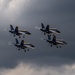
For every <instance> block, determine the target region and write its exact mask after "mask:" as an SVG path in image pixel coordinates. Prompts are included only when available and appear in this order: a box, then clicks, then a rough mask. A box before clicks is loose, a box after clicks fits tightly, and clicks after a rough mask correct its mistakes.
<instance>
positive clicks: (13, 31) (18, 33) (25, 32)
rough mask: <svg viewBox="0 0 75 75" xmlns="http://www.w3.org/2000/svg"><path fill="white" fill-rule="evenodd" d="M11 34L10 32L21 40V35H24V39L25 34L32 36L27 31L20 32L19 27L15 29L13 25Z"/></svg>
mask: <svg viewBox="0 0 75 75" xmlns="http://www.w3.org/2000/svg"><path fill="white" fill-rule="evenodd" d="M9 32H10V33H11V34H13V35H14V37H15V36H16V35H17V36H19V38H21V35H23V38H24V37H25V34H26V35H31V33H30V32H28V31H25V30H19V28H18V26H16V27H15V28H13V26H12V25H10V30H9Z"/></svg>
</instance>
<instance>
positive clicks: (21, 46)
mask: <svg viewBox="0 0 75 75" xmlns="http://www.w3.org/2000/svg"><path fill="white" fill-rule="evenodd" d="M15 41H16V43H15V44H14V46H16V47H17V48H18V50H20V49H23V50H24V52H26V51H29V49H34V48H35V46H34V45H32V44H31V43H25V42H24V40H22V41H21V43H19V41H18V39H15Z"/></svg>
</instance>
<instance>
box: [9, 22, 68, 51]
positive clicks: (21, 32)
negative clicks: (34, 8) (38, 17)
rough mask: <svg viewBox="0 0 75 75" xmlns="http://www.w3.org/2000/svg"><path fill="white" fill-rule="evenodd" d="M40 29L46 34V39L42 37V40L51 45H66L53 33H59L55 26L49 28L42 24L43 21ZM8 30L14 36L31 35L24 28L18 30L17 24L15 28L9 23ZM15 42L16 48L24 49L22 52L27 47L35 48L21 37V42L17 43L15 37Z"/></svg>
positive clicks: (27, 49)
mask: <svg viewBox="0 0 75 75" xmlns="http://www.w3.org/2000/svg"><path fill="white" fill-rule="evenodd" d="M39 29H40V31H42V32H43V33H44V35H47V37H48V38H47V39H44V38H42V39H43V40H45V41H46V42H48V43H49V44H50V45H51V47H53V46H54V45H55V46H56V47H57V48H58V47H60V48H61V47H62V46H63V45H66V44H67V43H66V42H65V41H64V40H62V39H57V37H56V35H55V34H59V33H61V32H60V31H59V30H58V29H57V28H50V26H49V25H47V26H46V27H45V26H44V24H43V23H41V28H39ZM9 32H10V33H11V34H13V35H14V37H15V36H19V38H21V35H23V38H24V37H25V34H26V35H31V33H30V32H28V31H25V30H20V29H19V28H18V26H16V27H15V28H13V26H12V25H10V30H9ZM15 41H16V43H14V46H16V47H17V48H18V50H21V49H22V50H24V52H26V51H29V49H35V46H34V45H32V44H31V43H25V42H24V40H23V39H22V40H21V42H20V43H19V41H18V39H17V38H16V39H15Z"/></svg>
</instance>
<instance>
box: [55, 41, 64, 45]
mask: <svg viewBox="0 0 75 75" xmlns="http://www.w3.org/2000/svg"><path fill="white" fill-rule="evenodd" d="M56 44H60V45H64V43H63V42H62V41H56Z"/></svg>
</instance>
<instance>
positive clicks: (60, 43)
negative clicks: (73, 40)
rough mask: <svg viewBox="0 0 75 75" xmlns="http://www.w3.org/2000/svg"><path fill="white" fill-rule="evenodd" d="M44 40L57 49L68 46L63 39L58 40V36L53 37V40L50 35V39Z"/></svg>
mask: <svg viewBox="0 0 75 75" xmlns="http://www.w3.org/2000/svg"><path fill="white" fill-rule="evenodd" d="M43 40H46V41H47V42H48V43H49V44H51V47H52V46H53V45H55V46H56V47H57V48H58V46H59V47H60V48H61V47H62V45H66V44H67V43H66V42H65V41H64V40H62V39H56V36H55V35H53V39H52V40H51V35H48V39H43Z"/></svg>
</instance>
